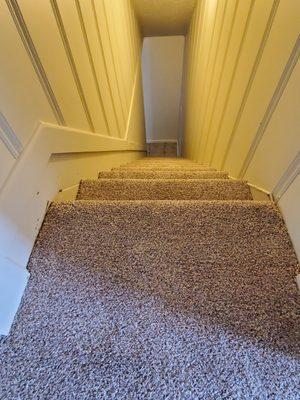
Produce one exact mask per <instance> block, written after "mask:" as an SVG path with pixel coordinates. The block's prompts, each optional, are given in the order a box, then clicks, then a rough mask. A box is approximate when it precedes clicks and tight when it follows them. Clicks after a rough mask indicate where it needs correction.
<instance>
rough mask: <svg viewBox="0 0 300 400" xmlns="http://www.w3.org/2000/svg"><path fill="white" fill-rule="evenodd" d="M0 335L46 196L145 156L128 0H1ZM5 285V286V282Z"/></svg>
mask: <svg viewBox="0 0 300 400" xmlns="http://www.w3.org/2000/svg"><path fill="white" fill-rule="evenodd" d="M0 26H1V35H0V86H1V91H0V110H1V113H0V157H1V158H0V281H1V285H2V286H1V287H0V309H1V319H0V333H7V332H8V329H9V326H10V324H11V322H12V318H13V315H14V312H15V311H16V307H17V305H18V303H19V300H20V297H21V295H22V291H23V289H24V286H25V284H26V280H27V278H28V273H27V271H26V265H27V261H28V258H29V256H30V252H31V249H32V246H33V244H34V241H35V238H36V235H37V233H38V231H39V228H40V226H41V223H42V221H43V217H44V213H45V210H46V207H47V204H48V203H49V202H51V201H52V200H53V199H54V198H58V199H66V198H67V199H70V198H74V196H75V193H76V187H77V185H78V182H79V181H80V179H82V178H86V177H96V176H97V173H98V171H99V170H101V169H103V168H111V167H113V166H117V165H120V164H121V163H124V162H125V163H126V162H129V161H131V160H133V159H136V158H139V157H141V156H142V155H144V151H145V131H144V114H143V97H142V80H141V68H140V58H141V35H140V31H139V27H138V24H137V20H136V18H135V14H134V11H133V8H132V7H131V2H130V0H120V1H118V2H112V1H111V0H97V1H93V0H86V1H78V2H77V1H76V2H74V1H72V0H53V1H51V2H50V1H46V2H45V1H41V2H36V1H33V0H19V1H18V2H16V1H13V0H7V1H6V2H5V1H3V2H1V4H0ZM3 287H4V288H5V291H4V290H2V289H3Z"/></svg>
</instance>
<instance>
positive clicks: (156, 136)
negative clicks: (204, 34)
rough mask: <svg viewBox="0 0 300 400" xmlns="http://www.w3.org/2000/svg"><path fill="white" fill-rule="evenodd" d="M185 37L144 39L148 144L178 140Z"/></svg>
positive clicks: (143, 63)
mask: <svg viewBox="0 0 300 400" xmlns="http://www.w3.org/2000/svg"><path fill="white" fill-rule="evenodd" d="M184 40H185V39H184V36H164V37H148V38H145V39H144V44H143V52H142V74H143V89H144V104H145V120H146V135H147V141H153V140H161V141H163V140H177V138H178V132H179V113H180V103H181V92H182V67H183V51H184Z"/></svg>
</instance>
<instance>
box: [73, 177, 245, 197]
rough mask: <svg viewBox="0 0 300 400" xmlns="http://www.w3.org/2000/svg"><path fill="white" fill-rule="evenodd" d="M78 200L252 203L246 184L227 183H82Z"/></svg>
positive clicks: (215, 181)
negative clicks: (227, 201) (240, 201)
mask: <svg viewBox="0 0 300 400" xmlns="http://www.w3.org/2000/svg"><path fill="white" fill-rule="evenodd" d="M77 198H78V199H79V200H84V199H86V200H251V199H252V196H251V192H250V188H249V187H248V185H247V184H246V183H245V182H243V181H230V180H228V179H224V180H216V179H215V180H209V179H205V180H199V179H198V180H191V179H190V180H179V179H177V180H173V179H170V180H149V179H148V180H134V179H132V180H131V179H120V180H118V179H113V180H110V179H100V180H90V181H89V180H87V181H82V182H81V184H80V188H79V192H78V197H77Z"/></svg>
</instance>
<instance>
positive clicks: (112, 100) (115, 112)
mask: <svg viewBox="0 0 300 400" xmlns="http://www.w3.org/2000/svg"><path fill="white" fill-rule="evenodd" d="M92 10H93V15H94V21H95V25H96V31H97V36H98V41H99V47H100V53H101V55H102V58H103V63H104V68H105V73H106V79H107V83H108V88H109V95H110V98H111V102H112V107H113V112H114V118H115V121H116V124H117V129H118V136H119V137H121V126H120V123H119V119H118V115H117V111H116V105H115V102H114V96H113V92H112V87H111V83H110V80H109V73H108V67H107V62H106V59H105V55H104V49H103V43H102V37H101V34H100V30H99V21H98V17H97V11H96V6H95V0H92Z"/></svg>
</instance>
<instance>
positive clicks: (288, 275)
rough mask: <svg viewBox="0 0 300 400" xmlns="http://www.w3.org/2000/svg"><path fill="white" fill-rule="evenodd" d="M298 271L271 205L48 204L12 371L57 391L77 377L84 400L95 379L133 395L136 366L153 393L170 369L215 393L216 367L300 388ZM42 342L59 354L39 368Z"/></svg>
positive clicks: (14, 340) (106, 388) (15, 336)
mask: <svg viewBox="0 0 300 400" xmlns="http://www.w3.org/2000/svg"><path fill="white" fill-rule="evenodd" d="M262 232H263V234H262ZM254 260H255V262H254ZM296 268H297V260H296V257H295V254H294V252H293V249H292V246H291V243H290V240H289V237H288V234H287V231H286V229H285V226H284V223H283V220H282V218H281V215H280V213H279V211H278V210H277V208H276V207H275V206H274V205H273V204H272V203H271V202H266V203H263V202H254V201H252V202H251V201H244V202H242V201H219V202H204V201H202V202H201V201H194V202H182V201H181V202H180V201H171V202H163V201H160V202H159V201H152V202H149V201H144V202H137V201H134V202H99V201H94V202H91V201H77V202H71V203H61V204H53V205H52V206H51V207H50V209H49V212H48V215H47V217H46V220H45V222H44V224H43V227H42V230H41V232H40V235H39V238H38V240H37V242H36V245H35V248H34V250H33V253H32V256H31V261H30V264H29V269H30V272H31V278H30V284H29V286H28V288H27V290H26V292H25V295H24V297H23V300H22V306H21V308H20V310H19V313H18V316H17V321H16V323H15V324H14V327H13V332H12V336H11V338H10V342H9V345H10V346H12V349H13V350H12V351H7V352H6V353H5V368H6V371H9V370H10V368H11V366H12V365H18V366H19V367H18V369H17V370H18V371H19V374H20V375H17V376H21V377H22V378H23V379H25V378H24V376H32V373H33V372H32V371H34V373H35V375H39V374H42V376H43V378H44V379H43V380H42V381H43V382H45V381H47V382H48V384H51V393H55V395H56V394H57V393H59V396H60V397H61V396H63V397H67V396H64V393H63V395H62V383H61V382H67V381H69V380H70V376H75V377H77V376H78V373H79V372H80V378H78V380H79V382H80V387H81V391H80V393H81V397H82V398H89V397H90V393H91V392H85V390H88V389H89V388H90V385H88V387H87V388H86V386H85V383H86V382H91V376H92V377H93V379H92V383H91V385H92V386H93V385H94V384H93V382H95V385H97V388H99V387H101V390H102V391H103V393H110V394H111V393H116V392H114V390H120V392H119V391H118V392H117V393H122V394H124V396H125V397H126V395H125V394H126V393H129V392H128V391H129V390H130V388H132V387H136V385H137V376H140V375H137V374H139V373H140V372H141V373H142V374H143V377H144V378H143V380H142V382H140V381H139V382H140V383H139V385H140V386H139V388H140V389H141V390H145V393H150V390H152V389H151V388H153V387H157V386H156V385H158V384H159V383H160V382H161V380H158V381H157V376H156V374H153V371H157V374H159V376H160V375H161V374H162V375H163V376H165V374H167V377H168V376H169V375H168V374H170V379H171V381H172V382H173V377H174V374H175V377H176V379H179V384H180V385H184V386H185V387H186V385H188V384H189V382H194V385H195V386H194V388H195V390H197V392H196V393H199V390H201V387H202V382H203V384H205V385H206V387H207V388H211V390H213V388H214V387H215V386H214V385H215V378H216V371H218V373H219V374H221V375H220V376H221V377H222V378H224V379H225V377H228V375H227V373H226V371H230V374H233V375H234V376H235V379H241V381H242V382H245V379H246V378H245V377H246V376H248V374H249V371H257V373H259V374H264V373H267V371H269V369H270V366H272V368H275V370H276V374H279V375H280V376H281V378H284V379H287V382H289V385H292V387H295V388H296V385H297V382H296V381H297V379H296V378H295V379H294V380H293V379H291V378H290V376H291V374H293V371H295V368H297V364H296V361H294V360H296V354H297V352H298V350H299V341H298V340H299V333H298V332H297V328H298V326H299V314H298V312H297V307H299V306H300V304H299V301H300V298H299V295H298V294H297V290H296V287H295V284H294V274H295V271H296ZM45 348H46V349H47V353H48V354H50V355H51V356H50V357H49V358H47V359H46V361H44V362H41V354H45ZM28 349H30V352H29V353H28ZM29 354H30V356H29ZM237 354H238V359H237ZM53 355H55V356H53ZM24 360H26V363H24ZM74 360H75V361H74ZM237 360H239V361H237ZM45 362H46V363H47V368H45ZM274 363H275V366H274ZM21 365H24V368H22V367H20V366H21ZM218 365H221V366H222V368H221V369H219V368H218V367H217V366H218ZM95 366H96V367H95ZM191 366H192V367H191ZM275 370H274V371H275ZM53 371H57V372H55V373H54V372H53ZM78 371H79V372H78ZM181 371H189V373H188V375H187V376H186V375H185V373H184V374H183V375H182V373H181ZM224 371H225V372H224ZM53 373H54V376H53V375H51V374H53ZM120 374H121V376H122V380H121V381H119V379H120V378H119V377H120ZM251 374H252V372H251ZM251 374H250V378H249V379H251V376H252V375H251ZM294 376H296V375H294ZM51 377H52V378H51ZM167 379H168V378H167ZM185 379H187V381H186V380H185ZM199 380H200V381H199ZM14 381H16V379H15V380H14ZM114 382H117V389H116V388H115V386H114ZM163 382H165V379H163ZM12 385H14V383H12ZM33 387H34V386H33ZM93 387H95V388H96V386H93ZM176 387H177V386H176ZM172 388H173V386H172V385H171V386H168V391H169V393H171V394H173V389H172ZM95 390H96V389H95ZM174 390H175V389H174ZM96 392H97V390H96ZM97 393H98V392H97ZM101 393H102V392H101ZM174 393H175V392H174ZM269 393H272V391H271V389H270V392H269ZM55 395H53V396H52V397H55ZM59 396H58V397H59ZM108 397H109V398H112V397H114V396H111V395H110V396H108ZM115 397H116V398H117V397H118V395H116V396H115ZM119 397H122V396H121V395H120V396H119ZM127 397H128V396H127ZM172 397H175V396H172ZM270 397H272V396H270Z"/></svg>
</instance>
